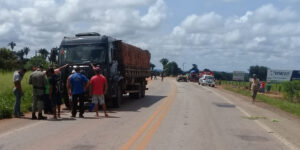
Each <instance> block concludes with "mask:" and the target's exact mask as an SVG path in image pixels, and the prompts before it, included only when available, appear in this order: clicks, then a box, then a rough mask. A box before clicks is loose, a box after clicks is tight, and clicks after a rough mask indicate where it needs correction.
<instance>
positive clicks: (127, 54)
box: [58, 32, 151, 107]
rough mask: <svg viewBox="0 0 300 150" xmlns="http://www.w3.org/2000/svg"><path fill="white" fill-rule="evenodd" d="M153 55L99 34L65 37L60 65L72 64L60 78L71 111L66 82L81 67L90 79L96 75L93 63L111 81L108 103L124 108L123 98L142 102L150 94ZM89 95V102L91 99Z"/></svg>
mask: <svg viewBox="0 0 300 150" xmlns="http://www.w3.org/2000/svg"><path fill="white" fill-rule="evenodd" d="M150 57H151V55H150V53H149V51H147V50H142V49H140V48H138V47H136V46H133V45H130V44H127V43H124V42H122V41H121V40H116V39H114V38H112V37H109V36H106V35H100V34H99V33H95V32H90V33H79V34H76V35H75V37H64V38H63V40H62V42H61V45H60V48H59V55H58V64H59V66H63V65H65V64H69V66H68V67H67V68H65V69H64V70H62V72H61V74H60V79H61V80H60V81H61V82H60V87H61V88H60V89H61V94H62V96H63V98H64V100H65V104H66V106H67V107H69V101H68V94H67V89H66V81H67V78H68V76H69V75H70V74H71V72H72V70H73V69H74V68H75V67H80V68H81V70H82V73H83V74H85V75H86V76H87V77H88V78H91V77H92V76H93V75H94V70H93V68H92V67H91V65H90V64H91V63H93V64H94V65H95V66H100V68H101V71H102V73H103V75H104V76H105V77H106V78H107V81H108V92H107V94H106V95H105V99H106V103H107V104H108V105H110V106H114V107H120V106H121V102H122V95H123V94H127V93H129V96H130V97H133V98H142V97H144V96H145V90H147V88H146V85H147V80H146V78H147V77H149V76H150ZM88 98H89V97H88V94H87V93H86V99H88Z"/></svg>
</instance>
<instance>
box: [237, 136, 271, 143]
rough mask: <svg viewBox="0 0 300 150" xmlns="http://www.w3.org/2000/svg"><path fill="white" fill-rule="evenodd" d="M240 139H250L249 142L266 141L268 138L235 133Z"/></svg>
mask: <svg viewBox="0 0 300 150" xmlns="http://www.w3.org/2000/svg"><path fill="white" fill-rule="evenodd" d="M237 137H239V138H240V139H242V140H244V141H250V142H267V141H269V139H267V138H266V137H262V136H251V135H237Z"/></svg>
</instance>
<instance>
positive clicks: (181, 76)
mask: <svg viewBox="0 0 300 150" xmlns="http://www.w3.org/2000/svg"><path fill="white" fill-rule="evenodd" d="M176 80H177V81H178V82H180V81H183V82H187V80H188V77H187V76H186V75H178V76H177V78H176Z"/></svg>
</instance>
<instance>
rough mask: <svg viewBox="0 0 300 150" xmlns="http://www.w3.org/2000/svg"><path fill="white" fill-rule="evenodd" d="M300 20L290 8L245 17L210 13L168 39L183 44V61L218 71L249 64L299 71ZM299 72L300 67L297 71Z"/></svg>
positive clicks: (266, 8) (185, 23) (175, 30)
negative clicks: (225, 16) (297, 58)
mask: <svg viewBox="0 0 300 150" xmlns="http://www.w3.org/2000/svg"><path fill="white" fill-rule="evenodd" d="M299 23H300V20H299V18H298V14H297V13H296V12H294V11H292V10H290V9H278V8H276V7H275V6H273V5H270V4H268V5H264V6H262V7H260V8H258V9H256V10H253V11H247V12H246V13H245V15H243V16H232V17H227V18H224V17H223V16H221V15H219V14H216V13H215V12H210V13H206V14H202V15H195V14H193V15H190V16H187V17H186V18H185V19H184V20H183V21H182V22H181V24H180V25H178V26H176V27H174V28H173V31H172V33H171V36H169V40H170V41H171V43H172V42H173V44H177V45H180V46H178V47H179V48H178V49H174V48H173V49H168V50H166V51H169V52H172V53H174V54H178V53H179V56H178V57H179V58H182V59H180V62H181V63H182V62H185V63H188V64H192V63H197V64H198V66H199V67H202V68H211V69H215V70H224V69H225V70H238V69H240V70H245V71H247V70H246V69H247V68H248V67H249V66H250V65H256V64H259V65H266V66H268V67H271V68H276V67H285V68H290V69H291V68H292V69H297V68H296V66H297V62H296V56H298V57H299V55H300V53H299V49H300V45H299V44H298V43H299V37H300V32H299V30H300V26H299V25H300V24H299ZM298 69H299V68H298Z"/></svg>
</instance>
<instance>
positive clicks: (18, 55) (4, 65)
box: [0, 41, 58, 119]
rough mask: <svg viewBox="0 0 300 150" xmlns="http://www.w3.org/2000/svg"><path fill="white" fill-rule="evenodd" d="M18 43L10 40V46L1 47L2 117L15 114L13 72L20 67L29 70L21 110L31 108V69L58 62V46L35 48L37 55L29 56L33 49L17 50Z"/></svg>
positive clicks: (0, 115)
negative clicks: (49, 49)
mask: <svg viewBox="0 0 300 150" xmlns="http://www.w3.org/2000/svg"><path fill="white" fill-rule="evenodd" d="M16 45H17V43H15V42H13V41H12V42H9V43H8V45H7V46H9V47H10V49H8V48H4V47H3V48H0V83H1V86H0V119H3V118H10V117H12V115H13V109H14V103H15V96H14V94H13V88H14V83H13V72H14V71H15V70H18V69H20V68H25V69H27V70H28V72H26V74H25V76H24V77H23V80H22V88H23V92H24V96H22V100H21V111H22V112H28V111H30V110H31V103H32V87H31V86H30V85H29V84H28V79H29V75H30V70H31V69H32V68H33V67H34V66H37V65H41V66H43V67H44V68H47V67H49V65H50V64H51V65H55V64H56V57H57V54H58V53H57V50H58V49H57V48H52V49H51V51H50V52H49V51H48V50H47V49H45V48H41V49H38V50H35V55H34V56H31V57H30V58H29V57H28V54H29V52H30V51H31V49H30V48H29V47H24V48H22V49H19V50H16Z"/></svg>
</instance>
